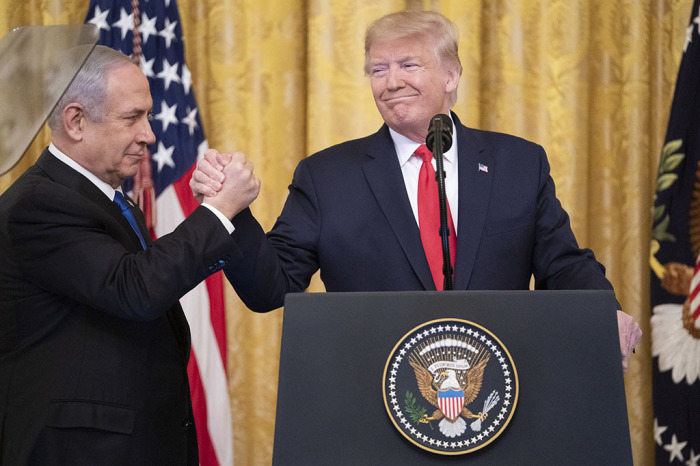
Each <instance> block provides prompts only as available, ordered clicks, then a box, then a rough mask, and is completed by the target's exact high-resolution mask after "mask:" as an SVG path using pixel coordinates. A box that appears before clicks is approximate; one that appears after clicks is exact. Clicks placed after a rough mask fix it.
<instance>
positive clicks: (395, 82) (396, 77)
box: [386, 67, 404, 91]
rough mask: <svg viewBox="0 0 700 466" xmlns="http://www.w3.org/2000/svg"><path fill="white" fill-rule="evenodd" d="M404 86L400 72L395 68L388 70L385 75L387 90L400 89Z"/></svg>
mask: <svg viewBox="0 0 700 466" xmlns="http://www.w3.org/2000/svg"><path fill="white" fill-rule="evenodd" d="M403 86H404V81H403V78H402V76H401V70H400V69H399V68H397V67H391V68H389V72H388V73H387V75H386V87H387V89H389V90H392V91H393V90H396V89H400V88H402V87H403Z"/></svg>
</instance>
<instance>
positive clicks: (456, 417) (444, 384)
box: [410, 355, 489, 438]
mask: <svg viewBox="0 0 700 466" xmlns="http://www.w3.org/2000/svg"><path fill="white" fill-rule="evenodd" d="M488 361H489V356H488V355H486V357H485V358H483V359H482V360H481V361H479V362H478V363H477V364H475V365H474V366H472V367H471V368H470V369H468V370H467V371H466V375H465V376H464V377H461V378H462V379H463V380H464V379H465V378H466V383H465V384H464V385H460V383H459V382H458V380H457V373H456V372H455V371H454V370H453V369H447V370H444V371H441V372H439V373H436V377H433V375H432V374H431V373H430V371H428V369H426V368H425V367H423V366H422V365H420V364H419V363H418V362H416V361H410V364H411V367H413V371H414V372H415V374H416V382H417V383H418V389H419V390H420V393H421V395H423V398H425V400H426V401H427V402H428V403H430V404H432V405H433V406H435V408H437V409H436V410H435V411H434V412H433V415H432V416H430V417H428V415H427V414H424V415H423V418H421V419H420V422H421V423H427V422H429V421H433V420H438V419H440V424H439V425H438V427H439V428H440V432H442V433H443V434H444V435H445V436H446V437H449V438H455V437H458V436H460V435H462V434H463V433H464V432H465V431H466V430H467V423H466V422H465V421H464V419H463V418H462V417H465V418H468V419H470V418H471V419H474V418H478V419H480V420H482V421H483V420H484V419H486V416H487V413H485V412H483V413H482V412H479V414H473V413H472V412H471V411H470V410H469V409H468V408H467V405H469V404H470V403H472V402H473V401H474V400H475V399H476V397H477V396H478V395H479V392H480V391H481V383H482V380H483V378H484V369H485V368H486V363H487V362H488ZM460 392H462V393H463V404H461V409H458V410H457V411H455V412H453V415H449V414H448V413H445V412H444V411H447V410H446V409H445V407H444V406H445V405H444V404H441V402H440V399H441V398H443V399H444V398H445V397H444V396H443V395H446V396H453V397H454V394H458V393H460ZM461 401H462V400H460V402H461ZM441 406H442V407H441Z"/></svg>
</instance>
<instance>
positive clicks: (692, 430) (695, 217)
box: [650, 0, 700, 466]
mask: <svg viewBox="0 0 700 466" xmlns="http://www.w3.org/2000/svg"><path fill="white" fill-rule="evenodd" d="M698 101H700V0H695V2H694V4H693V8H692V11H691V14H690V21H689V22H688V27H687V28H686V31H685V44H684V47H683V58H682V60H681V65H680V69H679V70H678V78H677V80H676V90H675V94H674V97H673V103H672V104H671V114H670V116H669V121H668V127H667V130H666V139H665V143H664V147H663V150H662V152H661V157H660V161H659V171H658V178H657V184H656V198H655V202H654V210H653V212H654V224H653V230H652V248H651V256H650V266H651V269H652V273H651V288H650V289H651V306H652V316H651V339H652V350H651V351H652V356H653V360H652V364H653V365H652V378H653V380H652V381H653V404H654V440H655V442H656V464H657V465H659V466H660V465H666V464H667V465H671V464H679V465H680V464H683V465H698V464H700V311H699V309H700V307H698V306H699V305H700V302H699V301H698V296H699V295H700V287H699V286H700V106H699V105H698Z"/></svg>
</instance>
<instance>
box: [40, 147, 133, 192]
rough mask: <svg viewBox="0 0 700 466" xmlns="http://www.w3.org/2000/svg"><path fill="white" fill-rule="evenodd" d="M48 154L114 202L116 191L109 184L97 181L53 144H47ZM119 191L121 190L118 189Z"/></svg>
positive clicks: (96, 178)
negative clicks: (81, 176) (85, 179)
mask: <svg viewBox="0 0 700 466" xmlns="http://www.w3.org/2000/svg"><path fill="white" fill-rule="evenodd" d="M49 152H51V154H52V155H53V156H54V157H56V158H57V159H58V160H60V161H61V162H63V163H65V164H66V165H68V166H69V167H71V168H72V169H73V170H75V171H77V172H78V173H80V174H81V175H83V176H84V177H85V178H87V179H88V180H90V181H91V182H92V184H94V185H95V186H97V188H98V189H99V190H100V191H102V192H103V193H104V194H105V196H107V197H108V198H109V200H110V201H112V200H114V192H115V191H116V189H114V188H113V187H112V186H111V185H110V184H109V183H105V182H104V181H102V180H101V179H99V178H98V177H97V176H96V175H95V174H93V173H92V172H89V171H88V170H87V169H85V168H84V167H83V166H82V165H80V164H79V163H78V162H76V161H75V160H73V159H72V158H70V157H68V156H67V155H66V154H64V153H63V152H61V151H60V150H58V148H57V147H56V146H54V145H53V142H52V143H51V144H49ZM119 191H121V188H120V189H119Z"/></svg>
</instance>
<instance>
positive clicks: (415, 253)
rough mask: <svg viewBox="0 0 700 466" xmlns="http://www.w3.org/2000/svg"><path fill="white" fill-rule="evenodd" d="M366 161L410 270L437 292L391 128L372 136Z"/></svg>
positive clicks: (369, 179) (369, 178) (368, 176)
mask: <svg viewBox="0 0 700 466" xmlns="http://www.w3.org/2000/svg"><path fill="white" fill-rule="evenodd" d="M368 147H369V149H368V151H367V156H368V157H367V159H366V161H365V162H364V163H363V165H362V170H363V171H364V174H365V177H366V179H367V182H368V183H369V186H370V189H371V190H372V193H373V194H374V197H375V198H376V200H377V203H378V204H379V207H380V208H381V209H382V212H383V213H384V216H385V217H386V219H387V221H388V222H389V225H390V227H391V230H392V232H393V233H394V235H395V236H396V239H397V240H398V242H399V244H400V245H401V248H402V249H403V251H404V254H406V257H407V258H408V261H409V263H410V264H411V267H412V268H413V271H414V273H415V274H416V276H417V277H418V279H419V280H420V281H421V283H422V284H423V287H424V288H425V289H426V290H434V289H435V284H434V283H433V278H432V275H431V274H430V268H429V267H428V261H427V260H426V258H425V253H424V252H423V243H421V240H420V232H419V230H418V225H417V224H416V220H415V217H414V216H413V211H412V210H411V204H410V203H409V201H408V196H407V194H406V188H405V183H404V180H403V175H402V174H401V167H400V166H399V161H398V157H397V155H396V149H395V148H394V142H393V141H392V139H391V135H390V134H389V128H388V127H387V126H386V125H384V126H382V128H381V129H380V130H379V131H378V132H377V133H375V134H374V135H373V136H371V140H370V141H369V144H368Z"/></svg>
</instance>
